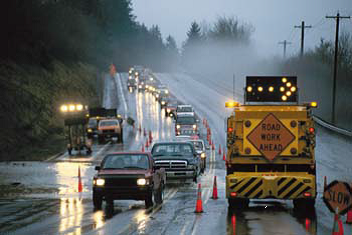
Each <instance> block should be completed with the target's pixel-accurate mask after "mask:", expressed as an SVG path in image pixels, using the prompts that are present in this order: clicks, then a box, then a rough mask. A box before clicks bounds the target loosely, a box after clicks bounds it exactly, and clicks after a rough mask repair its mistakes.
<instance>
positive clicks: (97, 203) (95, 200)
mask: <svg viewBox="0 0 352 235" xmlns="http://www.w3.org/2000/svg"><path fill="white" fill-rule="evenodd" d="M102 204H103V197H102V196H99V195H97V194H96V193H95V192H94V191H93V206H94V209H95V210H101V205H102Z"/></svg>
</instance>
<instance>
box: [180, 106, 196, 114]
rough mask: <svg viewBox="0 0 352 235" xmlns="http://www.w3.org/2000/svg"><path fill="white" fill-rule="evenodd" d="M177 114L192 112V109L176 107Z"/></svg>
mask: <svg viewBox="0 0 352 235" xmlns="http://www.w3.org/2000/svg"><path fill="white" fill-rule="evenodd" d="M177 112H180V113H182V112H185V113H186V112H193V108H192V107H178V108H177Z"/></svg>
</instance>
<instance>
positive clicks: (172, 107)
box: [165, 100, 178, 118]
mask: <svg viewBox="0 0 352 235" xmlns="http://www.w3.org/2000/svg"><path fill="white" fill-rule="evenodd" d="M177 104H178V103H177V100H170V101H169V102H168V103H167V105H166V107H165V110H166V112H165V115H166V116H167V117H168V116H169V117H174V118H175V117H176V109H177Z"/></svg>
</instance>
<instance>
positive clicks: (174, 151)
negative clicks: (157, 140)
mask: <svg viewBox="0 0 352 235" xmlns="http://www.w3.org/2000/svg"><path fill="white" fill-rule="evenodd" d="M152 154H153V156H156V157H157V156H163V155H169V156H170V155H171V156H182V155H184V154H186V155H189V154H192V146H191V145H190V144H158V145H155V146H154V147H153V150H152Z"/></svg>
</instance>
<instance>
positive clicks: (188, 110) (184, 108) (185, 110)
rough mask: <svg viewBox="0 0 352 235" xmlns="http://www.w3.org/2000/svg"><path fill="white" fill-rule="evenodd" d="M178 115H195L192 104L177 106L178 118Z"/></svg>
mask: <svg viewBox="0 0 352 235" xmlns="http://www.w3.org/2000/svg"><path fill="white" fill-rule="evenodd" d="M178 113H193V115H194V109H193V107H192V105H190V104H180V105H178V106H177V109H176V116H177V115H178Z"/></svg>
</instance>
